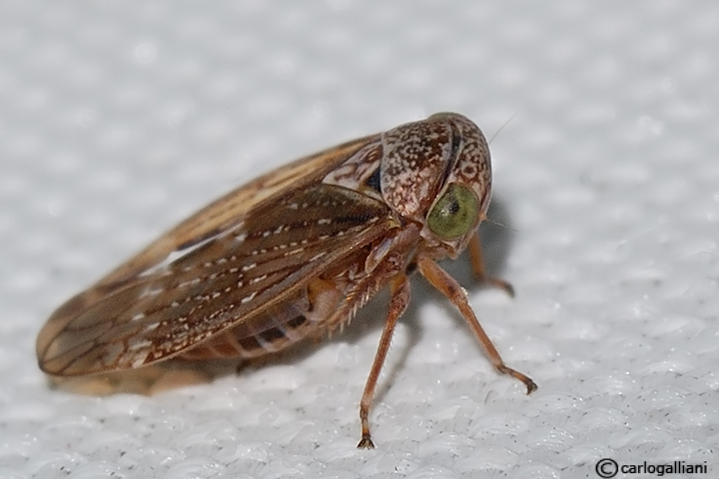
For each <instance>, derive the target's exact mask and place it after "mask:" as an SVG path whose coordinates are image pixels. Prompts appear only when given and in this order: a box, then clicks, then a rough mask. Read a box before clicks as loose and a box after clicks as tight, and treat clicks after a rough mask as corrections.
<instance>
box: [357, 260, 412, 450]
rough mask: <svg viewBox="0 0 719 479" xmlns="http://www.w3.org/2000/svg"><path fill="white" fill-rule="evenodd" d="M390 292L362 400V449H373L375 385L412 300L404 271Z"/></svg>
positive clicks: (391, 281) (391, 285)
mask: <svg viewBox="0 0 719 479" xmlns="http://www.w3.org/2000/svg"><path fill="white" fill-rule="evenodd" d="M390 294H391V295H392V297H391V298H390V301H389V313H388V314H387V322H386V323H385V324H384V329H383V330H382V337H381V338H380V340H379V346H378V347H377V353H376V354H375V357H374V362H373V363H372V369H371V370H370V373H369V376H368V377H367V383H366V384H365V388H364V392H363V393H362V400H361V401H360V413H359V414H360V421H361V422H362V439H361V440H360V442H359V444H357V447H358V448H360V449H373V448H374V443H373V442H372V438H371V436H370V432H369V419H368V417H369V410H370V407H372V398H373V397H374V391H375V387H376V386H377V380H378V379H379V374H380V371H382V365H383V364H384V360H385V359H386V358H387V351H388V350H389V345H390V343H391V342H392V334H393V333H394V328H395V326H396V325H397V320H398V319H399V317H400V316H402V314H403V313H404V312H405V310H406V309H407V305H408V304H409V300H410V286H409V278H407V275H406V274H405V273H404V272H401V273H398V274H397V275H396V276H394V277H393V278H392V279H391V280H390Z"/></svg>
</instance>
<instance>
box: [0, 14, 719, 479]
mask: <svg viewBox="0 0 719 479" xmlns="http://www.w3.org/2000/svg"><path fill="white" fill-rule="evenodd" d="M717 45H719V4H717V3H716V2H687V1H686V0H646V1H635V2H627V1H623V0H608V1H601V2H584V1H576V0H565V1H545V2H532V1H501V2H500V1H496V2H480V1H470V0H467V1H463V2H460V1H456V2H451V1H447V2H443V1H414V0H412V1H410V0H407V1H401V2H385V1H381V0H367V1H359V0H329V1H302V2H293V1H289V0H287V1H279V2H270V1H260V0H256V1H246V2H245V1H217V2H200V1H187V0H158V1H153V0H149V1H142V2H127V1H122V0H115V1H103V2H86V1H80V0H64V1H62V2H58V1H55V0H44V1H41V0H22V1H16V2H11V1H6V2H3V3H2V4H1V5H0V204H1V205H2V207H1V208H0V273H1V274H0V316H1V317H2V321H1V322H0V328H1V331H2V334H0V375H1V377H2V389H1V390H0V477H3V478H31V477H32V478H56V477H57V478H60V477H62V478H73V479H80V478H96V477H107V476H110V475H111V476H112V477H123V478H143V477H171V478H219V477H233V478H286V477H307V478H358V477H370V478H386V477H407V478H413V479H418V478H423V479H425V478H482V477H511V478H559V477H562V478H577V477H598V476H597V475H596V473H595V464H596V463H597V461H598V460H599V459H601V458H604V457H607V458H613V459H615V460H616V461H617V462H619V463H623V464H632V463H642V462H643V461H646V462H647V463H650V464H658V463H665V462H671V461H674V460H681V461H685V462H686V463H699V464H704V463H706V464H707V466H708V468H709V470H710V472H709V473H708V474H705V475H691V476H690V475H688V474H677V475H674V476H668V477H707V478H708V477H717V476H716V474H717V470H719V457H718V454H719V453H718V448H719V393H718V390H719V372H717V365H718V364H719V323H718V321H719V320H718V318H717V315H718V314H719V255H718V247H717V241H718V237H719V158H718V156H719V153H718V152H719V126H718V125H719V117H718V113H717V106H718V105H719V81H718V80H717V79H718V78H719V55H717ZM437 111H458V112H461V113H463V114H465V115H467V116H468V117H470V118H472V119H473V120H474V121H475V122H476V123H477V124H478V125H480V127H482V128H483V130H484V131H485V133H486V134H487V135H488V136H490V137H493V136H494V139H493V141H492V144H491V147H492V151H493V155H494V185H495V188H494V191H495V200H494V204H493V208H492V210H491V216H492V218H493V219H494V220H495V221H496V222H498V223H501V224H503V225H505V226H504V227H503V226H497V225H491V224H490V225H487V228H486V229H485V230H484V231H483V232H484V233H485V234H484V237H485V240H486V246H487V259H488V262H489V264H490V265H491V269H492V271H493V272H495V273H496V274H499V275H501V276H502V277H505V278H506V279H508V280H509V281H511V282H512V283H513V285H514V286H515V288H516V290H517V297H516V298H515V299H514V300H511V299H509V298H507V297H506V296H505V295H504V294H503V293H502V292H500V291H494V290H482V289H481V288H476V287H472V281H471V275H470V272H469V267H468V266H467V265H466V264H464V263H461V262H456V263H450V264H445V266H446V267H447V269H448V270H449V271H450V272H451V273H452V274H453V275H454V276H455V277H457V278H458V279H459V280H460V281H461V282H462V284H464V285H466V286H467V288H468V291H469V295H470V300H471V303H472V305H473V307H474V308H475V310H476V311H477V313H478V315H479V317H480V318H481V321H482V323H483V324H484V326H485V328H486V329H487V331H488V333H489V334H490V336H491V337H492V338H493V339H494V341H495V344H496V345H497V347H498V349H499V350H500V352H501V353H502V354H503V355H504V358H505V360H506V361H507V363H508V364H509V365H511V366H513V367H515V368H517V369H519V370H521V371H523V372H526V373H527V374H529V375H530V376H531V377H533V378H534V379H535V380H536V382H537V383H538V384H539V390H538V391H537V392H536V393H534V394H532V395H531V396H529V397H527V396H526V395H525V394H524V390H523V387H522V386H521V384H519V383H517V382H516V381H514V380H512V379H510V378H507V377H503V376H500V375H498V374H497V373H496V372H495V371H493V370H492V368H491V366H490V364H489V363H488V361H487V360H486V358H485V356H484V355H483V353H482V351H481V349H480V347H479V346H478V345H477V343H476V341H475V340H474V338H473V337H472V336H471V334H470V333H469V330H468V328H467V327H466V326H465V325H464V324H463V322H462V320H461V317H460V316H459V315H458V314H457V313H456V312H455V311H454V310H453V308H452V307H451V305H450V304H449V303H448V301H446V300H445V299H443V298H442V297H441V295H439V294H438V293H436V292H433V291H432V290H431V288H429V287H428V286H427V285H426V283H425V282H424V281H423V280H422V279H421V278H419V277H417V278H414V281H413V293H414V300H413V304H412V307H411V308H410V310H409V311H408V312H407V314H406V317H405V318H404V320H403V321H402V323H401V325H400V326H399V329H398V331H397V335H396V337H395V340H394V342H393V347H392V349H391V351H390V355H389V359H388V363H387V365H386V367H385V369H384V372H383V375H382V378H381V383H380V388H379V397H378V398H377V400H376V402H375V408H374V409H373V410H372V413H371V423H372V426H373V433H374V439H375V441H376V444H377V446H378V447H377V449H375V450H373V451H360V450H357V449H355V444H356V442H357V440H358V439H359V420H358V417H357V405H358V401H359V398H360V396H361V393H362V388H363V386H364V382H365V378H366V376H367V373H368V371H369V368H370V364H371V361H372V358H373V356H374V353H375V349H376V344H377V341H378V338H379V334H380V331H381V326H382V320H383V316H384V311H385V306H386V299H387V296H386V295H382V296H381V297H379V298H378V301H375V302H374V303H373V304H372V305H370V306H369V307H368V308H366V309H364V310H363V311H362V312H361V314H360V315H359V317H358V318H357V319H356V320H355V321H354V322H353V324H352V325H351V327H350V328H349V330H348V331H346V332H345V333H344V334H343V335H340V336H336V337H333V338H332V339H331V340H329V341H327V342H322V343H319V344H317V345H314V344H313V343H312V342H310V343H309V344H308V349H307V350H306V351H302V352H300V353H297V354H295V355H293V356H291V357H289V358H286V359H283V360H280V361H276V362H271V363H270V364H268V365H267V366H266V367H264V368H260V367H256V368H254V367H253V368H250V369H246V370H243V371H241V372H240V373H239V374H228V375H224V376H222V377H220V378H218V379H216V380H214V381H212V382H210V383H204V384H203V383H200V384H196V385H192V386H187V387H179V388H174V389H171V390H169V391H166V392H164V393H162V394H158V395H154V396H149V397H148V396H142V395H135V394H115V395H109V396H104V397H95V396H85V395H78V394H71V393H68V392H65V391H62V390H54V389H52V388H50V387H49V385H48V383H47V382H46V379H45V377H44V376H43V375H42V373H41V372H40V371H39V370H38V368H37V366H36V359H35V352H34V341H35V336H36V334H37V332H38V330H39V329H40V327H41V326H42V324H43V323H44V321H45V320H46V318H47V316H48V315H49V314H50V313H51V312H52V310H53V309H54V308H55V307H57V306H58V305H59V304H60V303H61V302H62V301H63V300H64V299H66V298H67V297H69V296H70V295H71V294H74V293H76V292H78V291H79V290H81V289H82V288H84V287H86V286H87V285H89V284H90V283H91V282H92V281H93V280H94V279H96V278H98V277H99V276H100V275H101V274H103V273H104V272H107V271H108V270H109V269H110V268H112V267H114V266H116V265H117V264H118V263H119V262H120V261H121V260H122V259H124V258H126V257H127V256H128V255H129V254H131V253H132V252H133V251H135V250H136V249H138V248H139V247H140V246H142V245H143V244H144V243H146V242H147V241H149V240H150V239H152V238H153V237H154V236H156V235H157V234H159V233H160V232H161V231H163V230H164V229H165V228H167V227H168V226H170V225H172V224H173V223H174V222H176V221H177V220H180V219H181V218H182V217H183V216H185V215H187V214H188V213H190V212H192V211H193V210H194V209H196V208H199V207H200V206H203V205H204V204H205V203H206V202H207V201H209V200H211V199H213V198H214V197H216V196H218V195H219V194H220V193H222V192H224V191H227V190H229V189H230V188H232V187H234V186H236V185H238V184H241V183H243V182H245V181H247V180H248V179H250V178H252V177H253V176H256V175H257V174H259V172H261V171H267V170H269V169H271V168H272V167H274V166H277V165H281V164H283V163H286V162H288V161H290V160H292V159H294V158H297V157H299V156H301V155H303V154H306V153H312V152H314V151H316V150H319V149H322V148H324V147H328V146H332V145H333V144H336V143H338V142H340V141H343V140H347V139H351V138H353V137H356V136H359V135H364V134H368V133H373V132H376V131H380V130H383V129H386V128H390V127H393V126H396V125H397V124H400V123H402V122H406V121H410V120H414V119H418V118H422V117H425V116H426V115H428V114H431V113H434V112H437ZM500 130H501V131H500ZM495 135H496V136H495ZM711 471H713V472H711ZM618 477H622V475H621V474H620V475H619V476H618ZM624 477H640V476H639V475H631V474H628V475H625V476H624ZM641 477H652V476H651V475H650V476H641Z"/></svg>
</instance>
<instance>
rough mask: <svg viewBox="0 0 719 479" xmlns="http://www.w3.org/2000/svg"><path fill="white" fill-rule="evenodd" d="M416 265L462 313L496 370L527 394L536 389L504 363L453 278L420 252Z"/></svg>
mask: <svg viewBox="0 0 719 479" xmlns="http://www.w3.org/2000/svg"><path fill="white" fill-rule="evenodd" d="M417 266H418V267H419V271H420V273H422V276H424V277H425V278H427V281H429V282H430V283H431V284H432V286H434V287H435V288H437V289H438V290H439V291H441V292H442V294H444V295H445V296H446V297H447V298H448V299H449V300H450V301H452V304H454V305H455V306H456V307H457V309H459V311H460V313H462V316H464V319H465V320H466V321H467V324H468V325H469V327H470V328H471V329H472V332H473V333H474V335H475V336H476V337H477V339H478V340H479V342H480V344H481V345H482V347H484V350H485V352H486V353H487V356H488V357H489V360H490V361H491V362H492V365H493V366H494V367H495V368H496V369H497V371H499V372H500V373H504V374H509V375H510V376H512V377H514V378H516V379H518V380H520V381H522V382H523V383H524V385H525V386H526V388H527V394H530V393H532V391H535V390H536V389H537V385H536V384H535V382H534V381H532V379H531V378H530V377H528V376H526V375H524V374H522V373H520V372H519V371H516V370H514V369H512V368H510V367H509V366H507V365H506V364H504V361H503V360H502V357H501V356H500V355H499V352H498V351H497V348H495V347H494V344H492V340H491V339H489V336H487V333H485V332H484V329H483V328H482V325H481V324H479V321H478V320H477V316H475V314H474V311H473V310H472V307H471V306H470V305H469V301H467V294H466V293H465V292H464V290H463V289H462V287H461V286H460V285H459V284H458V283H457V282H456V281H455V280H454V278H452V277H451V276H450V275H449V274H447V272H446V271H445V270H443V269H442V268H440V267H439V266H437V263H435V262H434V260H432V259H431V258H430V257H428V256H424V255H422V254H420V255H419V256H418V258H417Z"/></svg>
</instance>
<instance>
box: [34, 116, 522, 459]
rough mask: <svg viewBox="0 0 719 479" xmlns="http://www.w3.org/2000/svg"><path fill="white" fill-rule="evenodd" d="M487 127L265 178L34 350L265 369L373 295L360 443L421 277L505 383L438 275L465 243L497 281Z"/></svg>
mask: <svg viewBox="0 0 719 479" xmlns="http://www.w3.org/2000/svg"><path fill="white" fill-rule="evenodd" d="M490 192H491V169H490V158H489V149H488V147H487V143H486V140H485V139H484V136H483V135H482V133H481V131H480V130H479V128H477V126H476V125H475V124H474V123H472V122H471V121H470V120H468V119H467V118H465V117H464V116H461V115H458V114H453V113H441V114H437V115H433V116H431V117H429V118H428V119H426V120H424V121H418V122H415V123H408V124H405V125H401V126H399V127H397V128H394V129H392V130H389V131H387V132H384V133H381V134H377V135H372V136H368V137H365V138H360V139H358V140H355V141H351V142H348V143H345V144H342V145H340V146H337V147H335V148H332V149H330V150H327V151H324V152H322V153H319V154H316V155H313V156H309V157H307V158H304V159H301V160H298V161H296V162H294V163H291V164H289V165H287V166H284V167H282V168H280V169H278V170H275V171H273V172H270V173H268V174H266V175H264V176H261V177H260V178H258V179H256V180H254V181H252V182H251V183H249V184H247V185H245V186H243V187H240V188H239V189H237V190H235V191H233V192H231V193H229V194H227V195H225V196H224V197H222V198H220V199H219V200H217V201H215V202H214V203H212V204H210V205H209V206H207V207H206V208H204V209H202V210H200V211H199V212H198V213H196V214H195V215H193V216H191V217H190V218H188V219H187V220H185V221H184V222H183V223H181V224H179V225H178V226H176V227H175V228H174V229H172V230H171V231H169V232H168V233H166V234H165V235H163V236H161V237H160V238H159V239H158V240H156V241H155V242H154V243H152V244H150V245H149V246H148V247H147V248H145V249H144V250H143V251H141V252H140V253H139V254H137V255H136V256H134V257H133V258H131V259H130V260H129V261H127V262H126V263H124V264H122V265H121V266H119V267H118V268H117V269H115V270H114V271H112V272H111V273H110V274H109V275H107V276H106V277H105V278H103V279H101V280H100V281H99V282H98V283H96V284H95V285H93V286H92V287H90V288H89V289H88V290H86V291H84V292H82V293H80V294H78V295H77V296H75V297H73V298H71V299H70V300H69V301H67V302H66V303H65V304H64V305H62V306H61V307H60V308H59V309H58V310H57V311H55V313H54V314H53V315H52V316H51V317H50V319H49V320H48V322H47V324H46V325H45V326H44V328H43V329H42V331H40V334H39V336H38V339H37V356H38V360H39V364H40V368H41V369H42V370H43V371H45V372H46V373H48V374H51V375H55V376H78V375H88V374H94V373H100V372H107V371H117V370H124V369H133V368H139V367H142V366H146V365H149V364H153V363H156V362H158V361H164V360H167V359H170V358H174V357H179V358H184V359H208V358H218V357H222V358H225V357H246V358H251V357H257V356H261V355H265V354H268V353H273V352H276V351H279V350H281V349H284V348H285V347H287V346H289V345H291V344H293V343H296V342H297V341H299V340H301V339H303V338H305V337H308V336H316V335H319V334H322V333H324V332H329V331H332V330H334V329H336V328H337V327H340V326H342V325H343V324H346V323H347V322H348V321H349V320H350V319H351V318H352V316H353V315H354V313H355V312H356V311H357V309H358V308H360V307H361V306H362V305H364V304H365V303H366V302H367V301H368V300H369V299H370V298H371V297H372V296H373V295H374V294H375V293H376V292H377V291H379V290H380V289H382V288H384V287H386V286H388V287H389V289H390V293H391V299H390V304H389V312H388V316H387V321H386V323H385V326H384V330H383V332H382V336H381V339H380V344H379V348H378V350H377V354H376V356H375V359H374V363H373V365H372V368H371V370H370V374H369V377H368V379H367V384H366V386H365V390H364V393H363V395H362V400H361V403H360V418H361V422H362V440H361V441H360V443H359V445H358V447H364V448H371V447H374V445H373V443H372V439H371V437H370V430H369V422H368V413H369V409H370V406H371V402H372V396H373V394H374V390H375V386H376V384H377V380H378V377H379V373H380V370H381V368H382V364H383V362H384V359H385V356H386V353H387V350H388V348H389V344H390V339H391V337H392V332H393V331H394V327H395V324H396V322H397V320H398V319H399V317H400V316H401V315H402V313H403V312H404V311H405V309H406V307H407V305H408V303H409V300H410V284H409V280H408V276H409V275H410V274H411V272H413V271H415V270H418V271H419V272H420V274H421V275H422V276H424V277H425V278H426V279H427V280H428V281H429V282H430V283H431V284H432V285H433V286H434V287H436V288H437V289H438V290H440V291H441V292H442V293H443V294H444V295H445V296H447V297H448V298H449V299H450V301H451V302H452V303H453V304H454V305H455V306H456V307H457V308H458V309H459V310H460V312H461V313H462V315H463V316H464V318H465V319H466V320H467V323H468V324H469V326H470V328H471V329H472V332H473V333H474V334H475V336H476V337H477V338H478V340H479V341H480V343H481V344H482V346H483V347H484V349H485V351H486V352H487V355H488V356H489V359H490V360H491V361H492V364H493V365H494V366H495V368H496V369H497V370H499V371H500V372H502V373H506V374H509V375H511V376H513V377H515V378H517V379H519V380H520V381H522V382H523V383H524V384H525V386H526V387H527V392H528V393H530V392H532V391H533V390H534V389H536V385H535V384H534V382H533V381H532V380H531V379H530V378H528V377H527V376H525V375H524V374H522V373H520V372H518V371H515V370H514V369H511V368H509V367H507V366H505V364H504V362H503V361H502V359H501V357H500V355H499V353H498V352H497V350H496V349H495V348H494V346H493V345H492V342H491V341H490V339H489V338H488V336H487V335H486V334H485V332H484V330H483V329H482V327H481V326H480V324H479V322H478V321H477V318H476V316H475V315H474V312H473V311H472V309H471V307H470V306H469V303H468V302H467V299H466V295H465V293H464V291H463V290H462V288H461V287H460V286H459V284H457V282H456V281H455V280H454V279H452V278H451V277H450V276H449V275H448V274H447V273H446V272H445V271H444V270H443V269H441V268H440V267H439V266H438V265H437V264H436V261H437V260H441V259H443V258H445V257H450V258H452V259H454V258H456V257H457V256H458V255H459V253H460V252H462V251H463V250H464V249H465V248H466V247H467V246H468V245H469V246H470V252H471V253H472V254H471V258H472V263H473V267H474V270H475V272H476V273H477V275H478V276H479V278H480V279H483V280H488V281H490V282H491V283H493V284H495V285H498V286H500V287H503V288H504V289H505V290H507V291H508V292H510V293H511V287H510V286H509V285H508V284H507V283H505V282H503V281H501V280H498V279H494V278H486V277H485V275H484V267H483V263H482V258H481V249H480V243H479V237H478V236H477V227H478V225H479V223H480V222H481V220H482V219H484V218H485V212H486V210H487V207H488V205H489V202H490Z"/></svg>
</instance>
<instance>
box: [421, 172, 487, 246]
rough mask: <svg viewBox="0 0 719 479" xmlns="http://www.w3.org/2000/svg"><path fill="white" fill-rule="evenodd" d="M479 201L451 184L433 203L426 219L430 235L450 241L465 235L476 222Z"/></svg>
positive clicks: (472, 193)
mask: <svg viewBox="0 0 719 479" xmlns="http://www.w3.org/2000/svg"><path fill="white" fill-rule="evenodd" d="M477 216H479V201H477V197H476V196H475V194H474V192H472V190H470V189H469V188H466V187H464V186H461V185H458V184H456V183H455V184H453V185H450V187H449V188H447V191H445V192H444V195H442V197H441V198H440V199H439V201H437V203H435V205H434V208H432V211H430V213H429V216H428V217H427V225H428V226H429V229H430V230H431V231H432V233H434V234H436V235H437V236H439V237H440V238H442V239H445V240H451V239H455V238H459V237H460V236H464V235H466V234H467V233H468V232H469V230H471V229H472V227H473V226H474V225H475V224H476V222H477Z"/></svg>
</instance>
